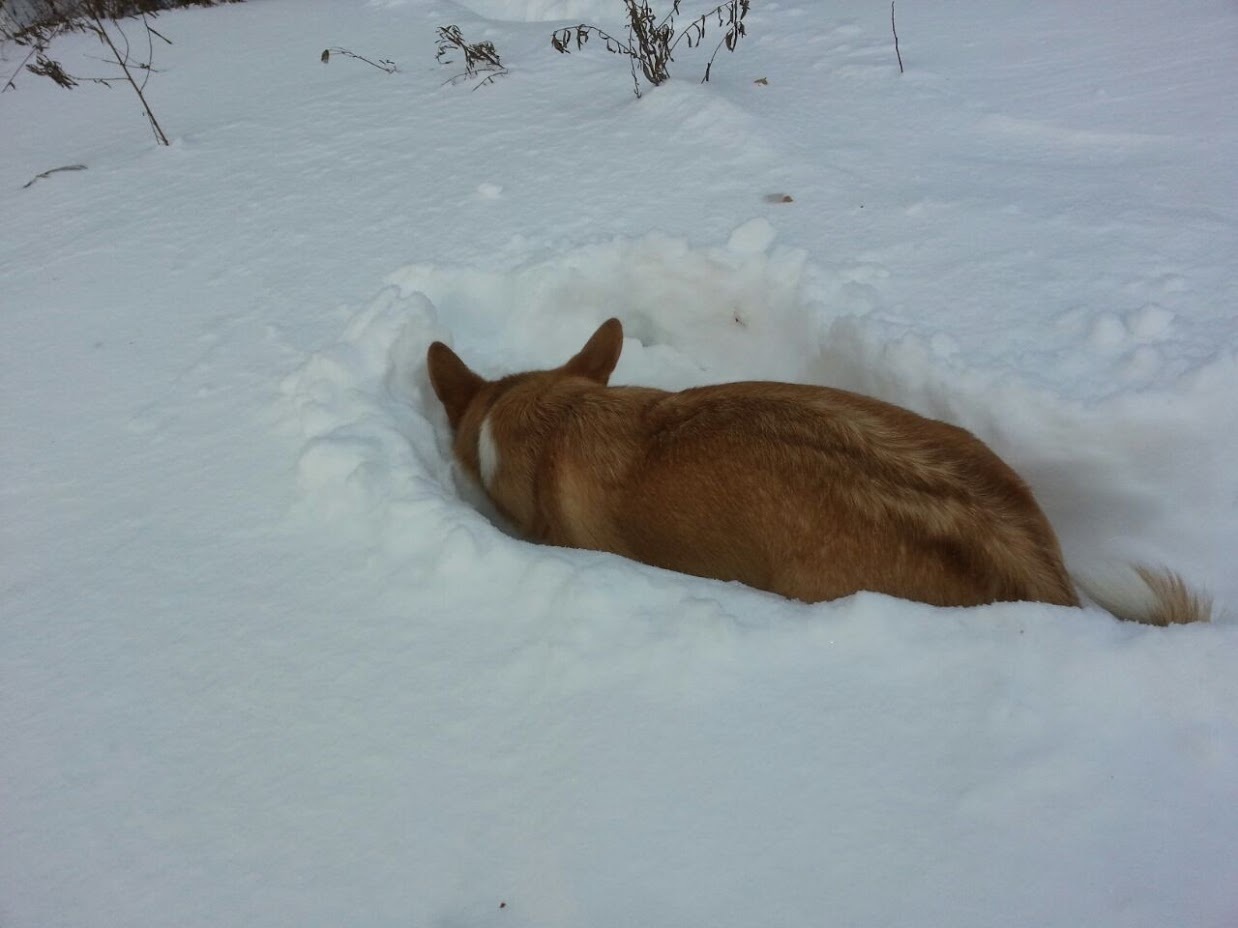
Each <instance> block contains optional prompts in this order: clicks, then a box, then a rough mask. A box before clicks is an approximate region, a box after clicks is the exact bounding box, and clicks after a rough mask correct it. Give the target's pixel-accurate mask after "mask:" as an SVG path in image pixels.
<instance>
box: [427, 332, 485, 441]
mask: <svg viewBox="0 0 1238 928" xmlns="http://www.w3.org/2000/svg"><path fill="white" fill-rule="evenodd" d="M426 367H427V369H428V370H429V371H430V384H431V385H432V386H433V387H434V392H435V393H436V394H437V395H438V398H439V400H441V401H442V403H443V408H444V409H446V410H447V421H448V422H450V423H451V428H452V431H455V429H456V427H457V426H459V425H460V420H461V419H462V418H463V417H464V411H465V410H466V409H468V408H469V403H471V402H473V397H475V396H476V395H477V391H478V390H480V389H481V388H482V387H484V386H485V385H486V381H485V380H483V379H482V378H481V377H478V376H477V375H476V374H474V373H473V372H472V371H471V370H469V366H468V365H467V364H465V363H464V362H463V361H461V360H460V356H459V355H457V354H456V353H455V352H454V351H452V350H451V349H450V348H448V347H447V346H446V345H444V344H443V343H442V342H435V343H434V344H433V345H431V346H430V350H429V351H427V352H426Z"/></svg>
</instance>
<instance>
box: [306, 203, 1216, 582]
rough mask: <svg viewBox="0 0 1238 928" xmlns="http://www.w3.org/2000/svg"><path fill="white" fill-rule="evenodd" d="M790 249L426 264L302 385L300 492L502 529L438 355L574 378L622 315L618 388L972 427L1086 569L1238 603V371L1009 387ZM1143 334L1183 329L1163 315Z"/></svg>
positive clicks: (748, 228) (529, 256) (338, 507)
mask: <svg viewBox="0 0 1238 928" xmlns="http://www.w3.org/2000/svg"><path fill="white" fill-rule="evenodd" d="M776 238H777V236H776V233H775V230H774V228H773V227H772V226H771V225H770V223H769V222H767V221H766V220H764V219H756V220H752V221H750V222H747V223H744V224H742V225H740V226H739V227H738V228H736V229H735V230H734V231H733V233H732V234H731V235H730V237H729V239H728V241H727V242H726V244H724V245H715V246H706V247H696V246H693V245H692V244H690V243H689V242H687V241H686V240H684V239H679V238H673V237H670V236H667V235H663V234H658V233H653V234H650V235H646V236H643V237H641V238H635V239H623V238H618V239H612V240H610V241H606V242H599V243H596V244H591V245H586V246H583V247H580V248H577V249H574V250H569V251H566V252H564V253H561V254H557V255H549V256H548V255H545V254H540V253H529V252H528V251H527V250H526V252H525V253H524V254H523V255H517V256H512V257H509V264H508V266H507V267H506V268H504V269H498V270H496V269H485V268H471V267H451V266H443V265H432V264H415V265H409V266H407V267H404V268H402V269H400V270H398V271H396V272H394V273H392V274H390V275H389V277H388V279H387V287H386V288H385V289H384V290H383V291H382V292H381V293H380V294H378V296H377V297H376V298H375V299H374V300H373V302H372V303H371V305H370V306H368V307H367V308H365V309H364V310H362V311H361V312H359V313H358V314H357V315H356V316H355V317H354V318H353V319H352V320H351V321H350V322H349V323H348V325H347V327H346V329H345V331H344V332H343V333H342V334H341V336H340V338H339V340H338V341H337V342H336V343H335V344H334V345H331V346H329V347H327V348H325V349H323V350H322V351H319V352H317V353H316V354H315V355H314V356H313V357H312V358H310V359H309V360H308V361H307V362H306V363H305V365H304V366H303V367H302V368H301V370H299V371H298V372H297V373H295V374H294V375H292V376H290V377H289V378H288V379H287V380H286V381H285V383H284V385H283V388H284V393H285V395H286V398H287V400H288V401H289V406H288V415H289V417H291V418H292V419H294V420H295V422H296V424H297V427H298V428H299V429H300V432H301V434H302V435H303V436H304V439H305V444H304V447H303V449H302V452H301V455H300V461H299V465H298V479H299V482H300V485H301V487H302V489H303V490H304V491H305V496H306V499H307V501H308V503H309V505H310V506H311V507H312V508H314V509H316V510H318V511H320V512H321V513H324V514H326V515H327V516H334V515H339V514H342V513H353V514H366V515H367V517H368V518H369V519H370V520H371V522H372V524H374V523H377V524H381V525H382V526H385V528H384V529H382V530H380V531H379V533H378V534H379V535H381V536H383V537H386V538H387V540H388V541H395V540H397V539H402V540H400V541H399V543H398V546H399V547H401V548H405V547H407V546H408V545H410V544H412V545H413V548H415V549H419V546H418V545H416V544H413V539H414V538H415V537H421V538H424V537H426V528H427V519H430V520H433V519H435V518H438V519H446V520H447V522H448V523H450V524H452V525H455V524H457V523H459V522H460V520H461V518H465V519H467V518H468V516H464V515H462V514H461V513H459V512H455V510H458V509H459V507H458V506H457V500H459V499H464V500H465V501H467V502H468V503H469V505H470V506H471V507H472V508H473V509H475V510H477V511H478V512H480V513H481V514H482V515H483V516H484V517H485V518H486V519H488V520H489V521H490V522H492V523H495V524H498V519H497V517H496V515H495V513H494V512H493V510H492V509H491V507H489V505H488V504H487V502H486V500H485V498H484V495H483V494H482V493H481V492H480V491H479V490H478V488H476V487H475V486H474V485H472V483H471V482H470V481H468V480H466V479H463V478H462V477H461V476H460V475H459V474H458V473H455V472H454V470H453V466H452V464H451V451H450V448H451V436H450V434H449V431H448V429H447V425H446V421H445V417H444V416H443V413H442V411H441V409H440V407H439V404H438V400H437V398H436V397H435V396H434V394H433V391H432V390H431V389H430V387H429V383H428V380H427V377H426V373H425V350H426V348H427V346H428V345H429V343H430V342H431V341H433V340H435V339H439V340H443V341H446V342H448V343H449V344H452V345H453V346H454V347H455V348H456V349H457V350H458V351H459V352H460V353H461V355H462V356H463V357H464V358H465V359H466V360H467V361H468V362H469V363H470V364H471V365H472V366H473V367H474V368H476V369H477V370H478V371H479V372H480V373H482V374H483V375H486V376H490V377H495V376H501V375H503V374H507V373H511V372H513V371H516V370H524V369H537V368H546V367H551V366H554V365H557V364H560V363H562V362H563V361H564V360H565V359H566V358H568V357H569V356H570V355H571V354H572V353H573V352H575V351H576V350H578V349H579V347H580V346H581V345H582V344H583V343H584V341H585V339H586V338H587V337H588V336H589V334H590V333H592V331H593V330H594V328H595V327H596V326H597V325H598V324H600V323H601V322H602V321H603V320H605V319H607V318H609V317H610V316H618V317H619V318H621V319H622V320H623V322H624V326H625V334H626V336H627V339H626V344H625V348H624V353H623V356H622V358H621V360H620V362H619V367H618V369H617V370H616V373H615V377H614V382H615V383H638V384H645V385H652V386H659V387H663V388H666V389H682V388H684V387H688V386H693V385H697V384H703V383H716V382H724V381H731V380H745V379H769V380H789V381H798V382H806V383H820V384H827V385H831V386H837V387H842V388H844V389H852V390H856V391H858V392H862V393H866V394H869V395H873V396H877V397H880V398H882V399H885V400H887V401H890V402H893V403H897V404H899V405H902V406H906V407H908V408H911V409H914V410H916V411H917V412H920V413H922V414H924V415H929V416H932V417H934V418H940V419H944V420H946V421H950V422H954V423H957V424H960V425H963V426H964V427H966V428H969V429H971V430H972V431H974V432H975V433H977V434H978V435H979V436H980V437H981V438H983V439H984V440H985V441H987V442H988V443H989V444H991V445H992V446H993V447H994V448H995V449H996V450H997V451H998V453H1000V454H1001V455H1002V456H1003V457H1005V458H1006V459H1007V460H1008V461H1010V463H1011V464H1012V465H1013V466H1014V467H1015V468H1016V470H1018V471H1019V472H1020V473H1021V474H1023V476H1024V477H1025V478H1026V479H1027V480H1028V481H1029V483H1031V484H1032V486H1033V489H1034V490H1035V491H1036V492H1037V495H1038V498H1039V499H1040V501H1041V504H1042V505H1043V506H1044V508H1045V510H1046V512H1047V513H1048V514H1049V516H1050V519H1051V520H1052V521H1053V523H1054V525H1055V527H1056V528H1057V530H1058V532H1059V535H1060V536H1061V539H1062V542H1063V547H1064V549H1065V551H1066V553H1067V558H1068V561H1069V563H1070V565H1071V566H1072V568H1081V569H1084V570H1087V569H1090V568H1092V567H1094V566H1096V565H1098V564H1102V563H1108V562H1112V561H1114V560H1122V559H1137V560H1140V561H1143V562H1147V563H1152V564H1158V563H1164V564H1166V565H1167V566H1169V567H1171V568H1173V569H1175V570H1179V571H1181V572H1183V573H1184V575H1185V576H1186V577H1187V578H1188V579H1189V580H1191V581H1192V582H1193V583H1196V584H1200V585H1203V586H1207V587H1210V588H1212V589H1213V590H1215V591H1216V592H1217V593H1218V594H1219V595H1218V599H1219V600H1220V601H1221V602H1222V604H1223V601H1224V600H1225V599H1226V598H1227V596H1228V595H1229V591H1228V589H1227V588H1226V587H1225V586H1224V582H1225V581H1224V578H1225V576H1226V574H1225V565H1224V563H1222V559H1221V555H1220V553H1219V552H1221V551H1223V550H1224V549H1225V544H1226V539H1225V537H1224V531H1223V530H1222V529H1217V528H1216V527H1213V523H1212V522H1211V521H1210V520H1208V519H1206V518H1204V517H1203V516H1204V515H1205V514H1206V513H1207V512H1209V511H1211V510H1212V509H1213V508H1215V507H1216V506H1218V505H1220V504H1221V500H1222V497H1224V495H1225V494H1227V493H1235V492H1238V485H1236V484H1235V478H1234V477H1233V476H1232V475H1230V474H1229V473H1228V471H1227V469H1226V467H1225V462H1224V461H1223V460H1221V459H1220V456H1219V455H1211V454H1209V453H1208V448H1209V443H1210V441H1213V440H1215V439H1211V438H1210V437H1209V436H1210V435H1215V431H1214V424H1215V423H1216V422H1217V421H1225V420H1226V419H1227V418H1228V419H1229V420H1233V418H1234V411H1233V410H1232V408H1231V405H1230V403H1229V401H1228V399H1227V398H1226V396H1225V392H1226V390H1225V384H1226V383H1229V382H1232V380H1233V377H1234V374H1233V372H1234V370H1235V361H1234V359H1233V358H1218V359H1216V360H1215V361H1214V362H1213V363H1212V364H1211V365H1210V366H1207V367H1205V368H1201V369H1200V370H1199V371H1197V372H1196V373H1195V374H1194V375H1193V376H1192V377H1191V378H1189V379H1186V380H1184V381H1183V383H1182V385H1181V386H1180V389H1179V392H1178V393H1177V394H1164V393H1158V394H1151V395H1147V396H1144V395H1139V394H1135V395H1134V396H1133V397H1127V398H1122V399H1115V400H1111V401H1106V402H1104V403H1101V404H1099V405H1094V406H1092V407H1087V406H1084V405H1083V404H1080V403H1079V402H1077V401H1075V400H1072V399H1070V398H1067V397H1062V396H1058V395H1054V394H1052V393H1050V392H1047V391H1045V390H1044V389H1043V388H1036V387H1033V386H1032V385H1030V384H1029V383H1028V382H1026V381H1025V380H1024V379H1022V378H1020V377H1018V376H1012V373H1011V371H1009V370H991V369H983V368H975V367H972V366H971V365H970V364H969V363H968V359H967V358H966V357H963V356H961V355H960V353H959V352H958V351H957V348H956V346H954V345H953V344H952V343H951V342H950V340H949V339H948V338H946V337H940V336H936V335H930V334H928V333H927V332H914V331H904V332H903V333H901V334H900V335H899V336H898V337H895V338H891V337H890V335H891V333H890V332H889V330H888V328H887V327H884V326H883V325H882V324H881V322H880V320H879V319H878V318H877V314H875V313H872V312H871V309H872V307H873V306H879V305H880V292H879V290H878V289H877V288H876V287H874V286H873V278H872V273H873V271H872V269H871V268H865V267H863V266H853V267H837V268H825V267H822V266H819V265H816V264H813V263H811V262H809V261H808V259H807V256H806V255H805V254H804V253H803V252H802V251H799V250H795V249H789V248H784V247H781V246H779V245H778V244H777V243H776ZM514 247H515V249H516V251H517V252H519V251H520V243H516V245H515V246H514ZM1138 323H1139V324H1140V325H1141V326H1143V327H1152V328H1155V327H1157V326H1159V325H1162V324H1164V323H1165V320H1164V318H1163V317H1162V316H1161V315H1158V314H1152V313H1148V314H1144V316H1142V317H1140V319H1139V320H1138ZM1234 427H1238V423H1234ZM1184 457H1185V459H1187V460H1189V461H1190V466H1184ZM427 501H433V505H432V506H430V507H429V509H428V511H422V510H423V509H424V508H425V507H423V506H422V505H421V504H422V503H424V502H427ZM410 506H411V507H413V508H414V509H416V510H417V515H416V518H412V517H410V516H409V514H408V513H407V511H406V509H407V507H410ZM452 512H455V514H450V513H452ZM427 513H430V514H427ZM430 524H433V522H432V521H431V523H430ZM501 527H502V526H501V525H500V528H501ZM440 529H441V526H440V528H439V529H435V531H439V530H440ZM473 530H477V531H480V532H481V533H482V535H483V536H485V535H486V534H487V533H489V532H490V530H489V529H488V528H486V527H484V526H473V528H472V529H470V531H473ZM431 534H433V532H432V533H431ZM470 537H471V536H470ZM516 556H517V557H519V558H536V557H537V554H536V553H531V552H525V553H523V554H517V555H516Z"/></svg>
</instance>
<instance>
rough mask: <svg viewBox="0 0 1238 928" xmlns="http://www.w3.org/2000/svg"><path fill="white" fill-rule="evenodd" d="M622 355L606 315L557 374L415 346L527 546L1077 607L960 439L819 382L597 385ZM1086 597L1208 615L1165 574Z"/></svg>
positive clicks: (1008, 477) (1047, 553)
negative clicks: (485, 374) (492, 373)
mask: <svg viewBox="0 0 1238 928" xmlns="http://www.w3.org/2000/svg"><path fill="white" fill-rule="evenodd" d="M622 348H623V329H622V327H621V325H620V323H619V320H617V319H611V320H609V321H607V322H605V323H604V324H603V325H602V326H601V327H600V328H599V329H598V330H597V332H596V333H595V334H594V335H593V337H592V338H590V339H589V342H588V343H587V344H586V345H585V346H584V348H583V349H581V351H580V352H579V353H578V354H577V355H576V356H575V357H573V358H572V359H571V360H570V361H568V362H567V363H566V364H565V365H563V366H562V367H559V368H556V369H555V370H550V371H533V372H529V373H523V374H514V375H512V376H509V377H504V378H503V379H501V380H497V381H487V380H485V379H483V378H482V377H480V376H478V375H477V374H475V373H474V372H473V371H472V370H470V369H469V368H468V366H467V365H465V363H464V362H463V361H461V360H460V358H459V357H458V356H457V355H456V354H455V353H454V352H453V351H452V350H451V349H450V348H448V347H447V346H446V345H444V344H442V343H441V342H435V343H434V344H433V345H431V346H430V349H429V353H428V367H429V374H430V380H431V383H432V384H433V386H434V391H435V393H436V394H437V395H438V397H439V399H440V400H441V401H442V403H443V406H444V408H445V409H446V411H447V417H448V420H449V422H450V424H451V428H452V430H453V432H454V434H455V454H456V458H457V459H458V460H459V462H460V464H461V465H462V466H463V468H464V469H465V470H466V471H467V472H468V473H469V474H470V475H471V476H472V477H473V479H475V480H477V481H478V482H479V483H480V484H481V485H482V486H483V487H484V489H485V490H486V493H487V494H488V495H489V497H490V498H491V499H492V500H493V501H494V503H495V505H496V506H497V507H498V508H499V510H500V511H501V512H502V513H503V514H504V515H505V516H506V517H507V518H509V519H510V520H511V521H512V522H513V523H514V524H515V526H516V527H517V528H518V529H519V530H520V531H521V532H523V533H524V534H525V535H526V536H527V537H529V538H531V539H533V540H535V541H539V542H543V543H546V544H552V545H564V546H570V547H576V548H592V549H596V550H599V551H611V552H614V553H615V554H621V555H624V556H625V557H629V558H632V559H634V560H638V561H643V562H645V563H646V564H653V565H656V566H659V567H665V568H669V569H671V570H677V571H681V572H683V573H689V574H696V575H697V576H701V577H714V578H717V579H719V580H739V581H741V582H743V583H746V584H748V585H749V586H753V587H757V588H759V589H763V590H770V591H773V592H775V593H780V594H782V595H783V596H788V597H792V598H795V599H801V600H805V601H807V602H817V601H819V600H826V599H834V598H837V597H840V596H846V595H848V594H850V593H854V592H856V591H858V590H873V591H877V592H881V593H888V594H890V595H893V596H900V597H903V598H905V599H913V600H919V601H921V602H926V603H933V604H936V605H943V606H967V605H978V604H981V603H989V602H995V601H1001V600H1034V601H1038V602H1046V603H1057V604H1060V605H1067V606H1077V605H1078V604H1079V598H1078V596H1077V594H1076V592H1075V587H1074V584H1073V583H1072V581H1071V578H1070V576H1069V575H1068V573H1067V571H1066V568H1065V566H1064V564H1063V562H1062V554H1061V550H1060V548H1059V546H1058V541H1057V538H1056V536H1055V535H1054V533H1053V529H1052V527H1051V526H1050V525H1049V522H1048V520H1047V519H1046V518H1045V516H1044V513H1042V512H1041V511H1040V507H1039V506H1038V505H1037V504H1036V501H1035V499H1034V498H1033V497H1032V494H1031V491H1030V490H1029V489H1028V487H1027V485H1026V484H1025V483H1024V482H1023V481H1022V480H1021V479H1020V478H1019V476H1018V475H1017V474H1015V472H1014V471H1013V470H1011V469H1010V467H1008V466H1007V465H1006V464H1005V463H1004V462H1003V461H1002V460H1001V459H1000V458H998V457H997V455H996V454H994V453H993V452H992V451H991V450H990V449H989V448H988V447H987V446H986V445H985V444H984V443H983V442H981V441H980V440H979V439H977V438H976V437H975V436H973V435H972V434H970V433H969V432H966V431H964V430H963V429H960V428H956V427H955V426H952V425H947V424H946V423H944V422H938V421H935V420H933V419H925V418H923V417H921V416H918V415H916V414H915V413H912V412H909V411H908V410H905V409H901V408H899V407H897V406H892V405H890V404H888V403H883V402H881V401H879V400H875V399H871V398H869V397H865V396H860V395H858V394H855V393H848V392H846V391H843V390H834V389H830V388H828V387H811V386H801V385H795V384H786V383H765V382H753V383H730V384H721V385H718V386H710V387H698V388H695V389H691V390H684V391H681V392H679V393H669V392H666V391H664V390H655V389H649V388H644V387H609V386H607V383H608V381H609V379H610V375H611V373H612V372H613V371H614V368H615V365H616V363H618V360H619V354H620V351H621V350H622ZM1087 591H1088V592H1089V594H1090V595H1093V596H1094V597H1095V598H1097V599H1098V601H1099V602H1100V603H1101V605H1102V606H1105V607H1106V608H1108V609H1109V610H1110V611H1111V612H1114V613H1115V614H1118V615H1119V617H1120V618H1124V619H1129V620H1132V621H1139V622H1145V623H1148V624H1154V625H1166V624H1175V623H1183V622H1194V621H1206V620H1207V619H1208V617H1209V605H1208V603H1207V601H1206V600H1205V599H1203V598H1202V597H1200V596H1198V595H1196V594H1194V593H1192V592H1191V591H1190V590H1189V589H1188V588H1187V587H1186V585H1185V584H1184V583H1183V582H1182V581H1181V580H1180V579H1179V578H1178V577H1177V575H1175V574H1172V573H1170V572H1168V571H1163V570H1153V569H1148V568H1142V567H1141V568H1136V569H1135V570H1133V571H1128V572H1126V574H1125V575H1124V579H1123V580H1121V581H1120V582H1118V583H1116V584H1114V583H1110V584H1109V585H1108V586H1107V587H1106V586H1105V585H1104V584H1100V585H1098V586H1097V587H1096V589H1095V590H1093V589H1092V588H1091V587H1089V588H1088V590H1087Z"/></svg>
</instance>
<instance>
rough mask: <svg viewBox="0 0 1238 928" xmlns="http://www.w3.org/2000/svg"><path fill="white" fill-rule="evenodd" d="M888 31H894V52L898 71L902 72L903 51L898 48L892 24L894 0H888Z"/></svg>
mask: <svg viewBox="0 0 1238 928" xmlns="http://www.w3.org/2000/svg"><path fill="white" fill-rule="evenodd" d="M890 31H891V32H893V33H894V54H895V55H897V56H898V73H899V74H902V73H903V53H902V52H900V51H899V50H898V29H896V28H895V26H894V0H890Z"/></svg>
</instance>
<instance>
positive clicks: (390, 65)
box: [319, 45, 399, 74]
mask: <svg viewBox="0 0 1238 928" xmlns="http://www.w3.org/2000/svg"><path fill="white" fill-rule="evenodd" d="M332 52H335V53H336V54H337V55H345V56H346V57H348V58H356V59H357V60H358V61H364V62H365V63H366V64H368V65H369V66H370V67H372V68H378V70H380V71H386V72H387V73H388V74H395V72H396V71H398V70H399V68H397V67H396V66H395V62H394V61H392V60H390V59H389V58H379V59H378V61H376V62H375V61H371V60H370V59H369V58H366V57H365V56H364V55H358V54H357V53H356V52H350V51H349V50H348V49H346V48H340V47H339V46H338V45H333V46H331V47H330V48H324V49H323V51H322V57H321V58H320V59H319V60H320V61H322V63H323V64H326V63H327V62H329V61H330V60H331V53H332Z"/></svg>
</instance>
